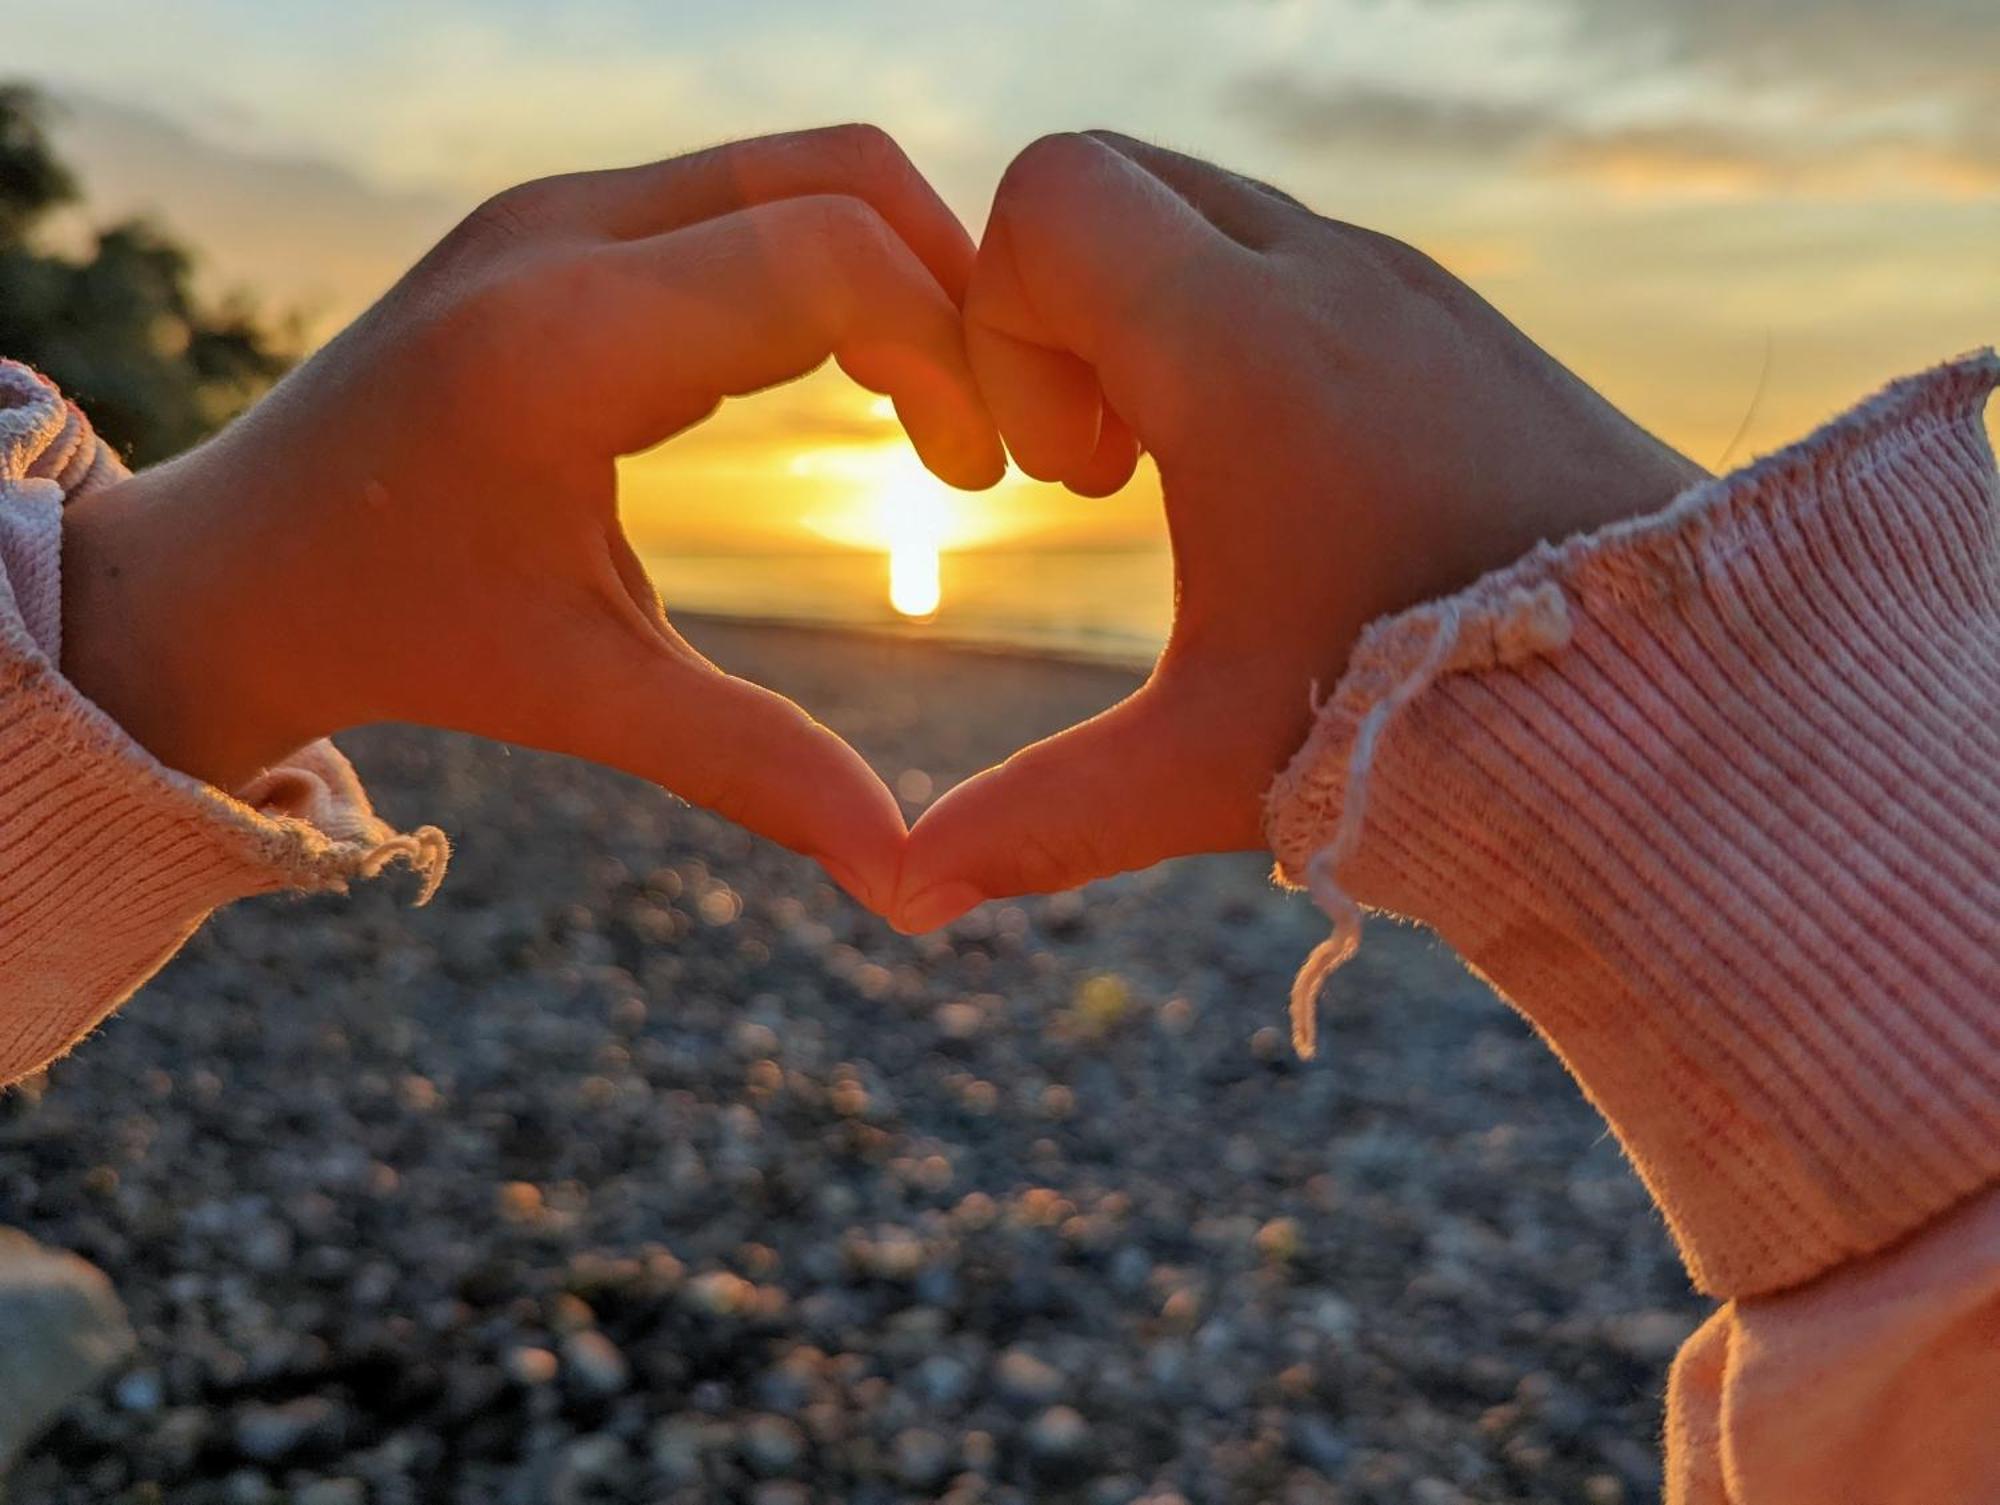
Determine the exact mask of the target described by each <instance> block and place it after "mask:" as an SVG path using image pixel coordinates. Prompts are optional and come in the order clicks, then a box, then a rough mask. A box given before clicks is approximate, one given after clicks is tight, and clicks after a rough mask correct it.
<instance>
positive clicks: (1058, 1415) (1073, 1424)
mask: <svg viewBox="0 0 2000 1505" xmlns="http://www.w3.org/2000/svg"><path fill="white" fill-rule="evenodd" d="M1090 1445H1091V1436H1090V1423H1089V1422H1087V1421H1085V1420H1084V1419H1083V1416H1082V1414H1081V1413H1079V1412H1078V1411H1076V1410H1074V1409H1073V1408H1072V1407H1069V1406H1050V1407H1049V1408H1048V1410H1046V1411H1044V1412H1042V1414H1041V1415H1039V1416H1037V1417H1036V1418H1035V1419H1034V1420H1033V1421H1032V1422H1030V1423H1029V1424H1028V1449H1029V1451H1030V1452H1032V1453H1033V1454H1034V1455H1035V1459H1036V1461H1037V1462H1040V1463H1043V1464H1052V1465H1061V1466H1068V1465H1072V1464H1075V1463H1078V1462H1080V1461H1081V1460H1082V1459H1083V1458H1084V1457H1085V1456H1086V1455H1087V1454H1088V1453H1089V1452H1090Z"/></svg>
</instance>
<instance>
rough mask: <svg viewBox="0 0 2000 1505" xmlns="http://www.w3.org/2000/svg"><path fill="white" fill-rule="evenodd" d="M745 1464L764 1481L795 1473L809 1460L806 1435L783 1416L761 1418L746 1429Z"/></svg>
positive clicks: (755, 1419) (744, 1433) (744, 1436)
mask: <svg viewBox="0 0 2000 1505" xmlns="http://www.w3.org/2000/svg"><path fill="white" fill-rule="evenodd" d="M742 1446H743V1461H744V1462H746V1463H748V1464H749V1465H750V1467H751V1469H752V1470H754V1471H755V1472H756V1473H758V1474H761V1475H762V1476H763V1477H765V1478H767V1479H769V1478H776V1477H779V1476H782V1475H785V1474H790V1473H794V1472H796V1471H797V1469H798V1466H799V1464H800V1463H801V1462H803V1461H804V1459H805V1456H806V1434H805V1433H804V1432H802V1431H800V1430H799V1429H798V1427H797V1425H795V1424H794V1423H792V1422H789V1421H787V1420H786V1419H785V1418H784V1417H782V1416H758V1417H755V1418H753V1419H752V1421H751V1422H750V1424H749V1425H748V1426H747V1427H745V1428H744V1429H743V1442H742Z"/></svg>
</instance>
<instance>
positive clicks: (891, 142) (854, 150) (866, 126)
mask: <svg viewBox="0 0 2000 1505" xmlns="http://www.w3.org/2000/svg"><path fill="white" fill-rule="evenodd" d="M821 135H822V140H821V146H822V148H823V149H824V150H825V151H826V152H827V154H828V155H829V156H831V157H832V158H833V160H834V162H835V163H836V164H837V165H838V166H839V167H840V168H841V169H842V170H843V172H844V173H845V174H846V175H848V176H851V177H853V178H855V179H857V180H858V181H861V182H875V181H879V180H881V179H884V178H889V177H894V176H896V175H898V174H900V173H903V172H906V171H908V170H909V166H910V159H909V158H908V157H907V156H905V155H904V153H903V149H902V147H900V146H898V145H897V144H896V138H895V137H894V136H891V135H890V134H889V133H888V132H887V131H885V130H883V129H882V127H881V126H879V125H874V124H871V123H869V122H866V121H855V122H850V123H849V124H846V125H834V126H828V127H827V128H826V129H825V130H824V131H823V132H822V133H821Z"/></svg>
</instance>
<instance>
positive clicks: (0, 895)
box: [0, 362, 444, 1084]
mask: <svg viewBox="0 0 2000 1505" xmlns="http://www.w3.org/2000/svg"><path fill="white" fill-rule="evenodd" d="M123 482H124V470H123V467H122V466H120V465H118V463H117V461H116V459H115V457H113V456H112V455H111V454H110V452H109V451H108V450H105V449H104V448H103V447H102V446H101V445H99V444H98V442H97V440H96V439H95V437H94V436H92V435H91V434H90V431H89V428H88V425H87V424H85V423H84V422H83V420H82V418H81V416H80V415H78V414H77V413H76V412H75V411H74V410H73V409H70V408H68V407H67V405H65V404H64V403H63V402H62V400H61V398H60V397H59V395H58V394H57V393H56V392H55V390H54V388H53V387H51V386H50V385H49V384H48V383H46V382H44V381H42V380H41V379H40V378H39V377H37V376H35V375H34V374H33V373H32V372H29V371H27V370H26V369H25V368H24V367H20V366H15V365H11V364H8V363H5V362H0V1084H4V1083H6V1082H8V1081H12V1080H14V1079H15V1078H17V1077H19V1076H22V1075H24V1074H26V1073H27V1072H30V1071H32V1070H34V1069H36V1068H37V1067H39V1066H41V1065H43V1064H45V1063H46V1062H47V1061H48V1060H49V1059H51V1058H52V1057H54V1056H56V1055H59V1054H61V1053H62V1052H63V1051H64V1050H66V1049H68V1048H69V1047H70V1046H71V1045H72V1044H74V1043H75V1041H76V1040H77V1039H78V1038H79V1037H80V1036H81V1035H82V1034H84V1033H85V1032H87V1031H88V1030H89V1029H90V1028H92V1027H93V1026H94V1025H95V1024H96V1023H97V1022H98V1021H99V1020H100V1019H102V1018H103V1017H104V1015H105V1014H107V1013H108V1012H109V1011H110V1010H111V1009H112V1008H114V1007H115V1006H116V1005H117V1004H118V1003H119V1002H121V1001H122V1000H123V999H124V998H125V997H127V996H128V995H129V994H130V993H131V992H132V991H133V990H134V989H135V988H136V987H138V986H139V985H140V983H142V982H143V981H144V980H145V979H146V978H147V977H148V976H150V975H151V974H152V972H153V971H154V970H156V969H157V968H158V967H159V966H160V964H161V963H162V962H164V961H165V960H166V959H167V957H168V956H170V955H171V954H172V953H173V952H174V951H175V950H176V949H177V948H178V947H179V945H180V944H181V942H182V941H184V940H185V939H186V937H187V936H188V935H189V934H190V933H191V932H192V931H193V929H194V928H195V927H196V926H197V925H199V924H200V922H201V920H202V919H203V917H204V916H206V915H207V914H208V913H209V912H210V911H211V910H213V909H215V908H216V907H218V906H219V905H222V904H225V903H228V902H230V901H232V900H234V899H237V898H241V897H244V896H246V895H249V894H254V893H262V892H267V891H270V890H274V889H280V888H297V889H326V888H338V887H341V886H343V885H345V884H346V883H347V882H348V881H350V880H351V879H353V878H356V877H361V876H366V875H369V874H372V873H374V872H377V871H379V870H380V869H381V868H382V867H383V866H384V865H385V864H386V863H388V862H390V861H393V860H397V859H403V860H407V861H409V862H411V863H413V864H415V865H417V866H419V867H421V868H422V869H424V870H425V872H426V873H427V875H428V876H429V878H430V879H431V881H433V882H434V881H435V879H436V877H437V876H438V875H439V873H440V872H441V870H442V864H443V860H444V843H443V838H442V837H441V836H439V835H438V834H437V833H436V832H435V831H430V830H424V831H419V832H416V833H413V834H409V835H399V834H397V833H396V832H394V831H392V830H390V829H389V828H388V827H387V826H385V825H384V824H383V823H382V822H381V821H379V820H378V819H376V817H375V815H374V812H373V811H372V810H371V809H370V808H369V805H368V801H367V798H366V796H365V794H364V793H363V792H362V790H361V787H360V785H359V783H358V782H357V781H356V779H355V778H354V774H353V770H352V769H351V768H349V767H348V766H347V764H346V762H345V760H344V759H342V758H341V756H340V755H339V753H337V752H335V751H334V750H333V748H332V747H331V746H330V745H328V744H326V743H319V744H316V745H313V746H308V747H305V748H302V749H300V750H298V751H296V752H295V753H293V754H292V755H290V756H288V757H285V758H283V759H282V760H281V761H279V762H278V763H277V765H276V766H274V767H272V768H270V769H269V770H268V771H267V772H264V773H262V774H260V775H259V776H258V777H256V778H254V779H252V780H251V781H249V782H248V783H245V784H242V785H240V786H236V787H235V790H234V793H233V794H232V793H225V792H224V791H223V790H222V789H220V788H217V787H214V786H212V785H210V784H207V783H204V782H202V781H201V780H200V779H198V778H195V777H191V776H190V775H189V774H187V773H186V772H183V771H181V770H180V769H177V768H174V767H171V766H168V765H167V764H165V763H163V762H162V760H161V759H160V758H159V757H156V756H155V755H154V753H153V752H152V751H150V750H149V749H148V747H147V746H146V745H143V744H142V743H141V742H139V741H137V740H135V739H134V737H133V736H132V735H131V734H130V733H129V732H128V730H127V729H126V728H125V727H124V726H122V725H121V724H120V723H119V721H118V719H116V717H114V716H113V715H112V714H109V713H108V712H107V709H106V708H105V707H104V706H101V705H99V704H97V703H95V702H94V701H93V700H92V699H91V698H90V697H89V696H88V695H86V694H84V693H83V692H82V691H81V690H80V689H79V687H78V685H77V684H76V683H75V682H74V681H73V680H72V679H71V678H70V677H69V675H68V674H66V673H65V672H64V668H65V663H66V656H65V654H64V646H65V645H64V642H63V636H64V624H65V620H66V619H68V620H72V621H76V620H82V621H87V622H89V623H90V631H91V633H92V634H93V635H94V636H95V637H96V638H97V646H96V647H94V648H93V649H92V650H91V655H92V657H93V658H99V659H101V658H103V656H104V655H109V654H113V653H115V650H116V647H117V645H118V644H119V643H120V642H121V641H122V642H123V643H124V644H125V646H126V647H127V648H128V649H129V650H130V655H131V656H130V659H129V660H128V661H127V662H126V664H125V665H124V666H123V667H122V668H118V667H117V666H115V665H112V664H111V663H110V662H109V661H108V660H106V661H104V662H103V663H102V664H101V665H100V667H102V668H105V669H110V670H112V671H113V672H112V673H111V674H110V676H109V677H103V676H100V683H101V684H103V685H106V686H111V685H117V684H120V683H123V684H128V685H143V686H145V690H146V693H147V694H148V695H149V696H151V697H152V699H151V700H150V701H148V702H147V703H148V704H151V705H156V706H158V707H161V708H163V709H164V710H166V711H169V712H170V711H171V710H172V707H173V704H174V698H175V690H174V686H175V685H176V684H178V683H179V682H180V681H179V680H178V679H177V678H176V677H175V675H174V674H173V673H172V672H170V671H169V670H168V669H167V668H166V667H164V666H165V665H167V664H169V663H171V662H173V661H174V658H173V655H174V654H179V653H182V652H185V651H186V650H187V649H188V647H189V645H188V644H187V643H184V642H179V641H175V642H171V643H168V644H166V645H165V646H167V647H169V648H171V649H172V650H173V653H171V654H162V653H160V652H157V651H154V650H157V649H159V648H161V647H162V646H163V645H162V643H161V641H160V640H158V639H157V638H149V637H148V636H146V634H147V633H148V632H151V633H170V632H171V631H172V630H173V628H172V625H171V619H170V618H169V617H168V615H167V614H165V613H163V612H162V613H153V612H146V613H141V612H139V611H136V610H135V611H127V612H124V613H121V614H119V615H115V616H109V617H104V618H102V619H97V618H95V617H94V616H93V612H92V611H90V610H86V611H83V612H81V613H79V612H76V611H73V610H69V609H67V608H68V602H67V601H66V599H65V592H64V588H63V575H64V567H65V565H66V564H67V563H68V562H69V558H70V557H71V556H70V555H69V552H68V551H67V550H66V549H65V546H64V545H65V541H66V538H65V533H66V521H67V518H66V514H65V504H66V503H74V504H75V505H77V506H79V507H82V506H87V505H89V504H91V503H93V502H94V501H95V499H97V498H99V497H113V496H116V495H117V494H118V492H119V490H121V489H122V483H123ZM81 557H83V558H86V559H93V560H97V561H100V562H102V563H103V564H104V566H105V569H106V575H107V579H108V580H110V581H112V583H115V576H114V574H113V569H112V565H113V564H114V563H116V564H117V569H116V574H118V575H129V574H131V573H132V572H134V571H143V570H144V569H145V568H146V566H147V560H146V557H145V556H144V554H143V553H141V554H138V555H135V556H134V557H132V558H131V559H129V560H125V561H122V562H117V561H108V560H104V558H103V556H101V555H97V554H93V553H92V552H91V551H90V550H89V549H86V550H85V551H83V553H82V555H81ZM223 583H224V584H226V583H227V582H226V581H225V582H223ZM142 621H143V623H144V624H145V625H144V627H143V628H142V627H141V626H140V623H141V622H142ZM99 629H103V630H102V631H101V632H100V631H99ZM135 666H140V667H138V668H137V669H136V670H135ZM197 667H198V665H197ZM114 693H116V692H115V691H114ZM201 693H202V694H203V695H205V696H208V697H209V698H211V699H213V698H214V687H213V686H210V687H209V688H208V689H206V690H204V691H202V692H201ZM139 704H140V702H139V701H137V700H133V701H129V702H128V706H134V705H139ZM163 745H165V744H163Z"/></svg>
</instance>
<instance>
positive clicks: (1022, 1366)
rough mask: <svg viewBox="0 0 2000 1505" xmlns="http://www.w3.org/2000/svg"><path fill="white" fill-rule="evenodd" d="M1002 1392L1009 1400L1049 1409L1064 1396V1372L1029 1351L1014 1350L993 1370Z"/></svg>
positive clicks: (1009, 1351) (1008, 1351) (1023, 1349)
mask: <svg viewBox="0 0 2000 1505" xmlns="http://www.w3.org/2000/svg"><path fill="white" fill-rule="evenodd" d="M993 1377H994V1379H995V1380H996V1381H997V1382H998V1384H999V1386H1000V1393H1001V1394H1002V1395H1004V1396H1006V1397H1007V1398H1008V1399H1009V1400H1014V1401H1021V1402H1023V1403H1025V1404H1028V1405H1036V1406H1045V1405H1047V1404H1049V1402H1051V1401H1053V1400H1055V1399H1056V1398H1057V1397H1059V1396H1060V1395H1061V1394H1062V1393H1063V1389H1064V1381H1063V1377H1062V1372H1061V1371H1060V1370H1059V1369H1057V1368H1056V1367H1055V1366H1054V1365H1053V1364H1050V1363H1048V1362H1046V1361H1045V1360H1042V1359H1038V1358H1036V1357H1035V1355H1033V1354H1032V1353H1030V1352H1028V1350H1027V1349H1025V1348H1010V1349H1008V1350H1007V1351H1006V1352H1005V1353H1003V1354H1001V1355H1000V1361H999V1363H997V1364H996V1365H994V1367H993Z"/></svg>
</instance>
